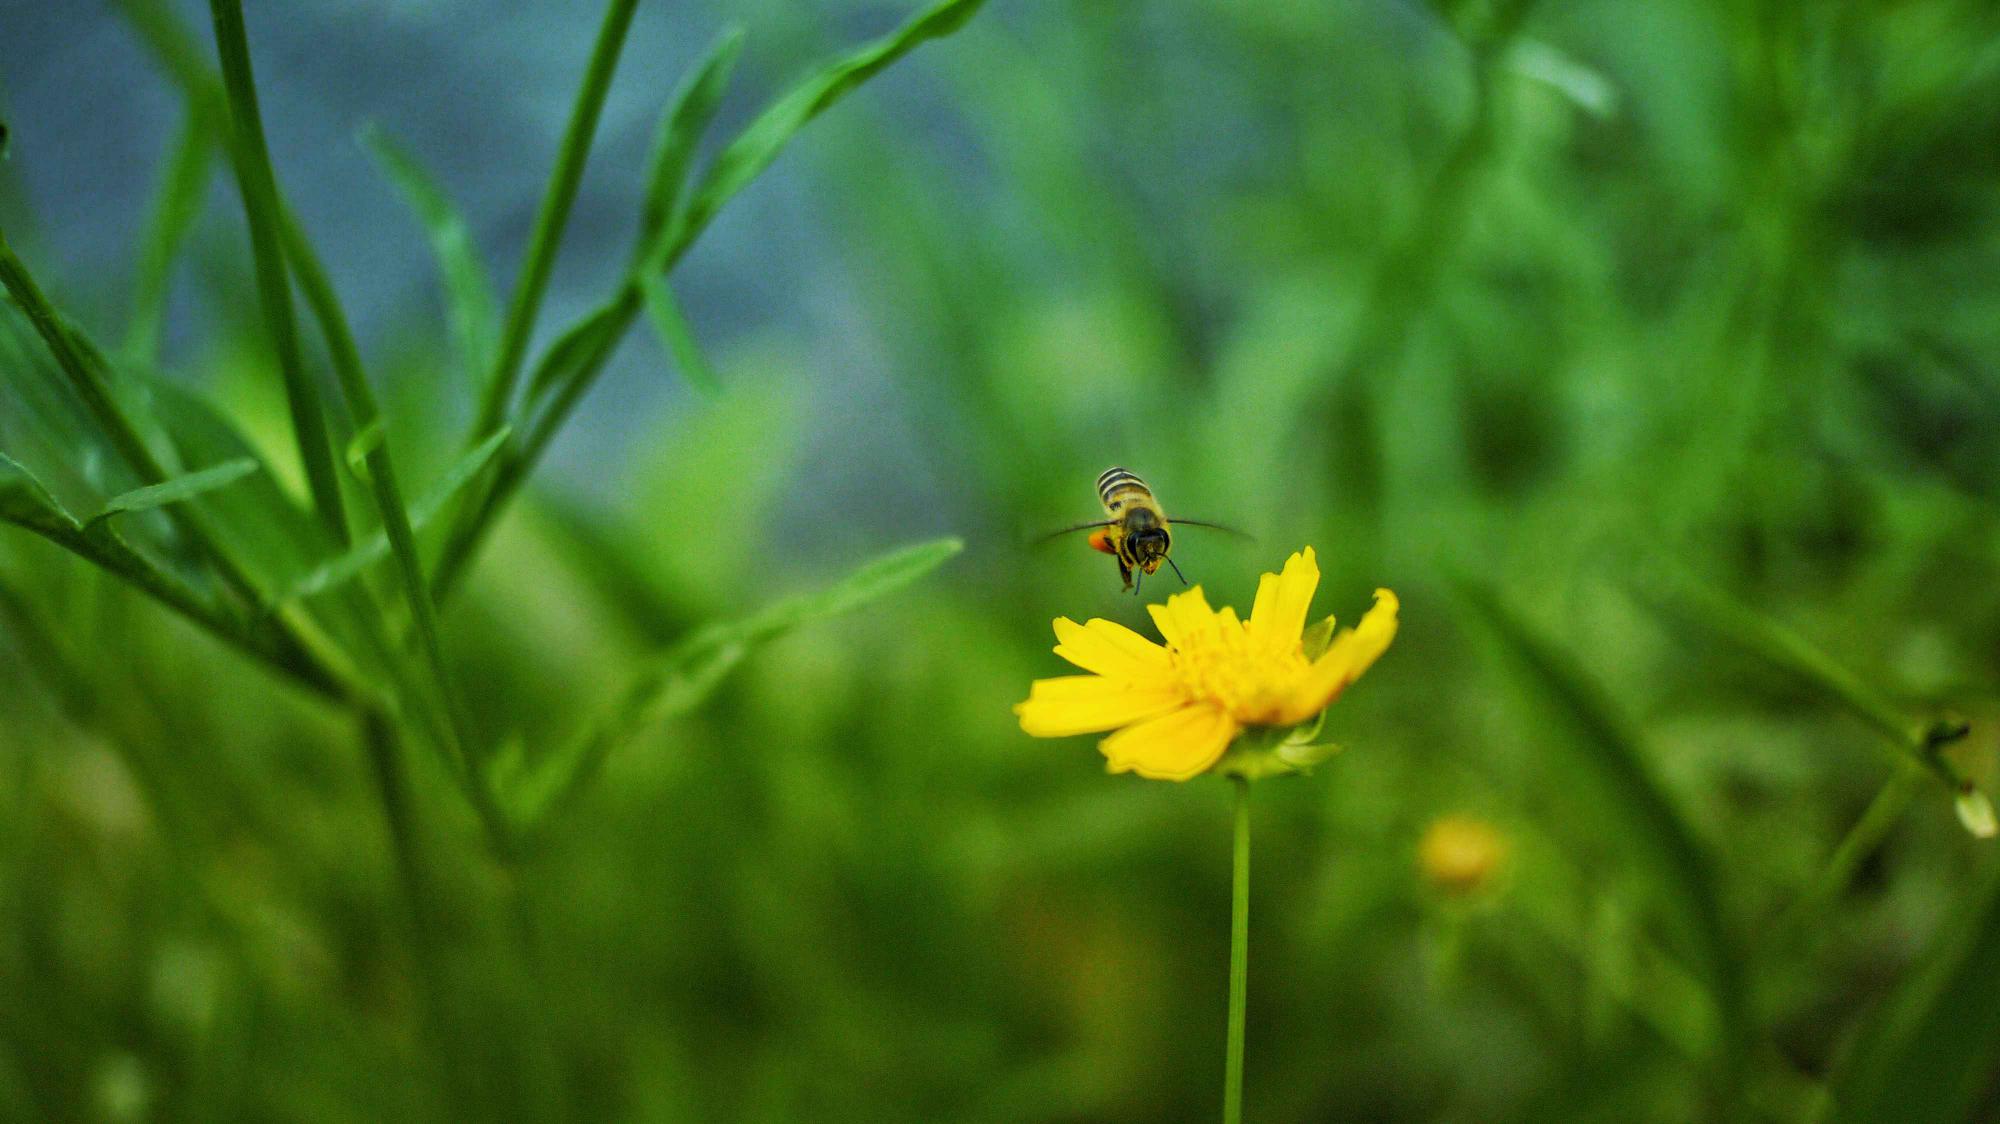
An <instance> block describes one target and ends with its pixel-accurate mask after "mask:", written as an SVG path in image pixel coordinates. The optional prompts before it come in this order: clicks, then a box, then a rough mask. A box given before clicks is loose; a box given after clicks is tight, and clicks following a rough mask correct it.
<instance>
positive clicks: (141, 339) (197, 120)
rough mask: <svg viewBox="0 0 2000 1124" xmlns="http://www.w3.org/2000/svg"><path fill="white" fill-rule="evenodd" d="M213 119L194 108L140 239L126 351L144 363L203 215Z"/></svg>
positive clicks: (154, 347) (155, 349)
mask: <svg viewBox="0 0 2000 1124" xmlns="http://www.w3.org/2000/svg"><path fill="white" fill-rule="evenodd" d="M208 128H209V126H208V123H207V122H206V121H205V120H203V115H202V113H201V112H200V110H198V109H190V110H189V111H188V113H187V115H186V120H185V121H183V122H182V123H181V128H180V132H179V133H178V134H177V135H176V136H175V138H174V146H173V149H172V150H171V152H170V153H169V155H168V157H167V162H166V166H165V168H164V169H163V170H162V172H161V174H160V182H159V186H158V187H157V188H155V190H154V194H153V202H152V206H151V208H150V210H149V213H148V215H147V218H146V232H145V237H144V239H143V240H142V241H141V242H140V244H139V264H138V279H137V281H136V282H135V283H134V284H133V287H132V318H131V321H130V323H129V324H128V325H127V326H126V329H125V346H124V348H123V352H124V354H125V355H128V356H130V357H131V358H132V359H133V360H134V361H135V362H137V363H139V364H141V365H143V366H151V365H152V364H153V362H154V361H155V360H156V359H157V357H158V356H159V353H160V327H161V324H162V323H163V321H164V319H165V317H166V305H167V291H168V288H169V282H170V281H171V280H172V278H173V267H174V260H175V259H176V258H177V257H179V255H180V250H181V247H182V245H184V244H185V243H186V241H187V236H188V232H189V231H190V230H192V229H193V228H194V222H195V220H196V219H197V218H199V217H200V215H201V207H202V203H203V202H204V196H205V194H206V189H207V187H208V173H209V157H210V146H209V139H208Z"/></svg>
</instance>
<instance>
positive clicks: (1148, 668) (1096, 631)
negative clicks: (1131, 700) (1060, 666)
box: [1056, 617, 1174, 679]
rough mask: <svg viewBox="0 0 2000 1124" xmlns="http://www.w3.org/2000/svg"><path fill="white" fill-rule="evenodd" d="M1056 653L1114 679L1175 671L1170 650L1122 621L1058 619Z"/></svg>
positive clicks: (1141, 677) (1152, 675) (1146, 677)
mask: <svg viewBox="0 0 2000 1124" xmlns="http://www.w3.org/2000/svg"><path fill="white" fill-rule="evenodd" d="M1056 639H1057V640H1059V641H1061V643H1059V644H1057V645H1056V655H1058V656H1061V657H1062V658H1064V659H1066V660H1068V661H1069V662H1071V663H1073V664H1075V665H1076V666H1078V667H1080V668H1082V669H1084V670H1085V671H1094V672H1096V673H1097V674H1099V675H1108V676H1110V677H1112V678H1114V679H1157V678H1160V677H1162V676H1165V675H1169V674H1171V673H1172V671H1173V667H1174V665H1173V661H1171V660H1169V659H1168V658H1167V650H1166V649H1165V648H1162V647H1160V646H1159V645H1158V644H1155V643H1153V642H1152V641H1151V640H1148V639H1146V638H1145V637H1143V636H1141V635H1139V634H1138V633H1136V632H1133V631H1132V630H1131V629H1129V628H1126V627H1125V626H1124V625H1122V624H1116V623H1113V622H1111V621H1107V620H1093V621H1091V622H1090V623H1088V624H1078V623H1076V622H1075V621H1073V620H1070V619H1069V618H1068V617H1057V618H1056Z"/></svg>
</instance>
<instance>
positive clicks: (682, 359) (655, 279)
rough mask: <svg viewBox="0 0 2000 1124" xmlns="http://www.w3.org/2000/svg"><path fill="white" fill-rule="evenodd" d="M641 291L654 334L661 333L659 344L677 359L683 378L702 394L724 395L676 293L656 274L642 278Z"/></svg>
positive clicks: (642, 276)
mask: <svg viewBox="0 0 2000 1124" xmlns="http://www.w3.org/2000/svg"><path fill="white" fill-rule="evenodd" d="M639 292H640V294H641V295H642V296H644V297H645V301H646V319H647V320H649V321H651V322H652V325H653V331H655V332H656V333H658V334H659V337H660V342H661V343H663V344H665V345H666V348H667V351H668V352H669V353H670V354H671V355H673V357H674V365H675V366H677V367H679V368H680V369H681V377H682V378H684V379H686V380H687V381H688V385H690V386H692V387H694V388H695V389H696V390H697V391H699V392H701V393H702V394H705V395H708V396H709V397H711V398H713V397H715V396H716V395H717V394H720V393H722V384H721V382H720V381H718V380H717V379H716V377H715V371H714V369H713V368H711V367H710V366H709V365H708V360H707V359H705V358H703V356H702V354H701V345H699V344H697V343H696V342H695V340H694V330H693V329H692V328H690V327H688V322H687V317H686V316H685V315H684V314H682V312H681V306H680V302H679V301H677V300H675V299H674V292H673V289H672V288H671V287H669V286H668V284H667V280H666V278H664V277H661V276H659V275H658V274H656V273H644V274H641V275H640V276H639Z"/></svg>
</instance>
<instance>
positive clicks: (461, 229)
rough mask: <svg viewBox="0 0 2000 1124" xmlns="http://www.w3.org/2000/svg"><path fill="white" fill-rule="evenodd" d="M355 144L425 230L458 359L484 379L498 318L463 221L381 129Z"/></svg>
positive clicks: (366, 130)
mask: <svg viewBox="0 0 2000 1124" xmlns="http://www.w3.org/2000/svg"><path fill="white" fill-rule="evenodd" d="M359 139H360V141H361V146H362V147H363V148H365V149H367V150H368V154H369V155H371V156H373V157H374V158H375V163H376V164H377V166H379V167H380V168H381V169H382V174H383V175H385V176H387V177H388V179H389V182H390V183H392V184H394V185H395V187H396V191H397V193H398V194H400V195H401V196H402V197H403V201H404V202H405V203H407V204H409V207H410V210H411V211H412V212H413V213H415V215H416V216H417V221H418V222H419V223H421V224H422V225H423V228H424V235H425V236H426V237H427V238H428V239H429V241H430V246H431V255H432V256H433V257H434V258H436V259H437V267H438V276H439V278H440V279H441V280H442V281H443V283H444V297H445V309H446V311H447V313H448V314H449V315H450V317H451V327H452V334H453V335H454V336H456V337H457V339H458V348H459V354H460V359H461V360H462V361H463V362H464V364H465V369H466V371H467V372H468V373H469V375H470V377H471V378H473V379H475V380H476V379H478V378H481V377H483V376H484V374H485V372H486V369H487V364H489V363H491V362H492V361H493V359H492V350H493V337H494V334H495V332H496V330H497V328H496V325H498V323H499V321H500V313H499V307H498V305H497V303H496V302H495V301H494V298H493V286H492V285H491V283H490V282H488V280H487V277H486V267H485V266H483V265H481V264H480V262H479V251H478V250H477V249H476V248H475V247H474V246H473V244H472V233H471V229H470V228H469V227H468V226H467V225H466V222H465V217H464V216H463V215H462V214H461V213H460V212H459V210H458V207H457V206H455V205H454V204H453V203H452V201H451V199H450V197H448V196H447V195H445V193H444V189H443V188H441V187H439V186H438V183H437V181H436V179H435V178H433V177H432V176H431V174H430V173H429V172H428V171H426V170H425V169H424V168H423V166H422V165H420V164H419V163H417V160H416V158H415V157H414V156H412V155H410V153H409V152H408V151H407V150H405V149H404V148H403V147H402V146H401V145H400V144H397V143H396V141H395V140H394V139H392V138H391V137H390V136H389V135H388V134H387V133H385V132H383V131H382V130H381V129H380V128H379V127H377V126H375V125H372V124H370V125H367V126H364V127H363V128H362V130H361V133H360V137H359Z"/></svg>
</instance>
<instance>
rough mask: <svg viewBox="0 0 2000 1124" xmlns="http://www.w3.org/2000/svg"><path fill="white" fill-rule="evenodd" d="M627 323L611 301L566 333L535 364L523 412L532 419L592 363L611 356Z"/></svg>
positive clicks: (587, 315) (620, 311) (570, 327)
mask: <svg viewBox="0 0 2000 1124" xmlns="http://www.w3.org/2000/svg"><path fill="white" fill-rule="evenodd" d="M625 324H626V320H625V319H624V314H623V309H622V308H621V307H620V303H619V302H618V301H615V300H614V301H611V302H609V303H607V304H603V305H600V306H598V307H597V308H594V309H592V310H591V311H590V312H589V313H586V314H585V315H584V316H583V317H582V318H581V319H579V320H577V321H576V322H575V323H573V324H571V325H570V326H569V327H568V328H565V329H564V330H563V334H562V335H560V336H557V337H556V340H555V342H554V343H552V344H550V345H549V349H548V351H547V352H546V353H544V354H543V356H542V358H541V361H540V362H539V363H536V364H535V370H534V373H533V374H532V375H531V376H530V377H529V379H528V396H527V402H526V405H525V406H524V407H523V409H522V411H521V413H522V414H523V416H525V417H529V418H533V417H535V416H536V415H537V414H539V413H541V412H543V411H544V410H545V409H546V408H547V405H548V402H549V400H550V399H551V397H552V396H556V395H560V393H561V390H562V388H564V387H566V386H568V385H569V384H571V383H573V382H575V381H576V380H577V379H578V378H579V377H580V375H581V374H582V373H583V372H585V371H587V370H589V369H590V364H591V363H592V361H593V360H595V361H598V362H602V361H603V359H606V358H609V357H610V350H609V349H610V348H611V347H612V346H613V345H615V344H616V343H617V340H618V337H619V336H620V335H621V334H623V332H624V329H625Z"/></svg>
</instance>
